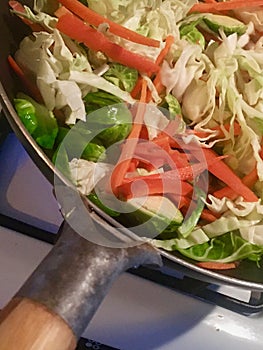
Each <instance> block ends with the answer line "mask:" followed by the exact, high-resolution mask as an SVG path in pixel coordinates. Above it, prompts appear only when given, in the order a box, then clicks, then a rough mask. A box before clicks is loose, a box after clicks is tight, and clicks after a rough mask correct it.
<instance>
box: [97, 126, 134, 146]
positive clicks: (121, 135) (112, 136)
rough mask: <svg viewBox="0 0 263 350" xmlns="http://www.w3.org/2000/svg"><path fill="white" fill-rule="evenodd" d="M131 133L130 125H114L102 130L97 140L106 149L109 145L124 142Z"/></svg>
mask: <svg viewBox="0 0 263 350" xmlns="http://www.w3.org/2000/svg"><path fill="white" fill-rule="evenodd" d="M130 131H131V124H120V125H114V126H112V127H111V128H108V129H105V130H103V131H102V132H101V133H100V134H99V135H98V136H97V138H98V139H99V140H100V141H101V142H102V143H103V145H104V146H105V147H106V148H107V147H110V146H111V145H113V144H115V143H117V142H119V141H121V140H124V139H125V138H126V137H127V136H128V135H129V133H130Z"/></svg>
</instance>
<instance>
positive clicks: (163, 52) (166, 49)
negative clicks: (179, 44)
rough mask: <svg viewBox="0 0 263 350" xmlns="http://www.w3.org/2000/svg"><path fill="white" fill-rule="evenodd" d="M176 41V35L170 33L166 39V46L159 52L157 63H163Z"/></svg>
mask: <svg viewBox="0 0 263 350" xmlns="http://www.w3.org/2000/svg"><path fill="white" fill-rule="evenodd" d="M173 43H174V37H173V36H172V35H168V36H167V38H166V40H165V46H164V48H163V49H162V50H161V52H160V53H159V55H158V57H157V59H156V61H155V63H156V64H158V65H161V64H162V63H163V61H164V59H165V57H166V55H167V54H168V52H169V51H170V49H171V46H172V45H173Z"/></svg>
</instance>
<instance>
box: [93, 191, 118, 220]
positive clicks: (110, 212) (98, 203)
mask: <svg viewBox="0 0 263 350" xmlns="http://www.w3.org/2000/svg"><path fill="white" fill-rule="evenodd" d="M87 197H88V199H89V200H90V201H91V202H92V203H94V204H95V205H96V206H97V207H98V208H100V209H101V210H103V211H104V213H106V214H108V215H110V216H112V217H117V216H119V215H120V213H118V212H117V211H115V210H112V209H110V208H108V207H107V206H106V205H104V204H103V203H102V202H101V201H100V199H99V198H98V196H97V195H96V194H95V193H93V192H92V193H90V194H89V195H88V196H87Z"/></svg>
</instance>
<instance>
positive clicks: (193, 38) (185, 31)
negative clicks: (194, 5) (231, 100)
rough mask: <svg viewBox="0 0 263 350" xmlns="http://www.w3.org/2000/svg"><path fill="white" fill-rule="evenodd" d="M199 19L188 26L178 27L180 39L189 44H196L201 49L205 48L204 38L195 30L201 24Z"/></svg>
mask: <svg viewBox="0 0 263 350" xmlns="http://www.w3.org/2000/svg"><path fill="white" fill-rule="evenodd" d="M201 19H202V18H201V17H200V18H199V19H198V20H196V21H193V22H191V23H189V24H183V25H181V27H180V29H179V30H180V36H181V38H184V39H186V40H187V41H189V42H190V43H193V44H198V45H200V46H201V47H202V48H204V47H205V38H204V36H203V34H202V33H201V32H200V31H199V30H198V29H197V28H196V26H197V25H198V24H199V23H200V22H201Z"/></svg>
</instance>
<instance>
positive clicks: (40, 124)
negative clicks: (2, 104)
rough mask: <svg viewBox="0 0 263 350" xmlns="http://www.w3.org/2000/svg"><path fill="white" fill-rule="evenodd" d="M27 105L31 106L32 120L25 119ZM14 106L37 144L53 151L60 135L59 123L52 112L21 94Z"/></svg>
mask: <svg viewBox="0 0 263 350" xmlns="http://www.w3.org/2000/svg"><path fill="white" fill-rule="evenodd" d="M25 104H27V105H28V107H29V105H31V112H32V114H30V118H29V115H28V118H25V110H24V107H23V106H25ZM14 105H15V108H16V111H17V114H18V116H19V117H20V118H21V120H22V122H23V121H24V122H26V121H28V120H30V122H26V123H25V124H24V125H25V127H27V126H28V127H29V130H30V131H29V132H30V133H31V135H32V137H33V138H34V140H36V142H37V143H38V144H39V145H40V146H41V147H43V148H46V149H52V148H53V146H54V143H55V139H56V136H57V133H58V125H57V121H56V119H55V117H54V115H53V113H52V112H51V111H49V110H48V109H47V108H46V107H45V106H44V105H41V104H39V103H37V102H36V101H34V100H33V99H32V98H31V97H29V96H27V95H25V94H22V93H19V94H18V95H17V99H15V101H14ZM35 122H36V124H37V125H36V127H35V128H33V126H32V124H34V123H35Z"/></svg>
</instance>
